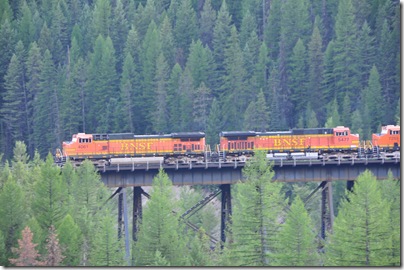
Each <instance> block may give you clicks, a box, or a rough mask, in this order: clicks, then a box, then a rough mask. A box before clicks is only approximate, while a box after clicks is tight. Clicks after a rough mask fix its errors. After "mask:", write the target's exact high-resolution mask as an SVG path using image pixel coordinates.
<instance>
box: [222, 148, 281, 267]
mask: <svg viewBox="0 0 404 270" xmlns="http://www.w3.org/2000/svg"><path fill="white" fill-rule="evenodd" d="M243 174H244V176H245V178H246V181H245V182H243V183H239V184H237V190H236V192H235V194H234V195H233V196H234V200H233V202H234V208H233V214H232V218H231V220H232V224H231V225H230V227H231V231H232V234H231V237H228V239H231V240H230V241H231V244H230V246H229V251H230V253H229V255H228V256H229V259H230V263H231V265H232V266H246V265H248V266H270V265H273V264H274V261H273V257H272V256H271V254H274V253H275V252H276V244H275V243H276V239H275V236H276V235H277V234H278V232H279V229H280V224H279V218H281V217H282V209H283V207H284V206H285V201H284V198H283V194H281V192H280V191H281V187H282V184H281V183H278V182H274V181H272V178H273V176H274V172H273V169H272V166H271V165H269V164H268V163H267V160H266V153H265V152H256V153H255V156H254V158H253V159H252V160H251V161H249V162H248V163H247V164H246V166H245V167H244V169H243Z"/></svg>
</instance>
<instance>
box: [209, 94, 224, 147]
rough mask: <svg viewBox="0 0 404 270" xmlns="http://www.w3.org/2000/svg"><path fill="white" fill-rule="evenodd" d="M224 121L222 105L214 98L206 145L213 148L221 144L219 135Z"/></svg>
mask: <svg viewBox="0 0 404 270" xmlns="http://www.w3.org/2000/svg"><path fill="white" fill-rule="evenodd" d="M222 119H223V118H222V114H221V110H220V104H219V102H218V101H217V99H216V98H213V100H212V106H211V108H210V112H209V117H208V126H207V128H206V143H207V144H208V145H212V146H213V145H216V144H218V143H219V137H218V134H219V132H220V131H221V130H222V128H223V120H222Z"/></svg>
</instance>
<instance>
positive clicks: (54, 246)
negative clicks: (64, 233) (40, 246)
mask: <svg viewBox="0 0 404 270" xmlns="http://www.w3.org/2000/svg"><path fill="white" fill-rule="evenodd" d="M46 251H47V252H46V255H45V260H44V264H45V265H46V266H60V263H61V262H62V260H63V259H64V258H65V256H63V255H62V250H61V247H60V246H59V239H58V235H57V234H56V230H55V226H53V225H51V226H50V227H49V233H48V238H47V239H46Z"/></svg>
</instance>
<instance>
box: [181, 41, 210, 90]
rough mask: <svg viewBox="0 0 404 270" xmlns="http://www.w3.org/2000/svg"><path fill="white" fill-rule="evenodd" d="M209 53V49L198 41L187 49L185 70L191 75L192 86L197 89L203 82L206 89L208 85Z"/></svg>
mask: <svg viewBox="0 0 404 270" xmlns="http://www.w3.org/2000/svg"><path fill="white" fill-rule="evenodd" d="M211 65H212V59H211V52H210V50H209V48H207V47H204V46H203V45H202V42H201V41H200V40H197V41H196V42H194V41H193V42H192V43H191V45H190V48H189V56H188V59H187V64H186V68H188V69H189V70H190V72H191V74H192V81H193V83H194V84H193V86H194V87H195V88H197V87H199V86H200V85H201V83H202V82H203V83H204V84H205V85H206V86H207V87H209V85H210V81H211V80H212V79H211V78H210V77H211V74H212V72H211V70H210V68H211Z"/></svg>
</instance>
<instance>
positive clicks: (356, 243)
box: [326, 171, 392, 266]
mask: <svg viewBox="0 0 404 270" xmlns="http://www.w3.org/2000/svg"><path fill="white" fill-rule="evenodd" d="M346 196H347V199H348V200H346V201H343V202H342V203H341V206H340V209H339V211H338V216H337V217H336V218H335V220H334V226H333V233H332V234H331V235H330V237H329V241H328V243H327V244H326V257H327V260H326V265H328V266H337V265H338V266H389V265H391V263H392V261H391V255H390V254H391V243H392V242H391V239H392V231H391V229H390V226H389V224H390V206H389V203H388V202H387V201H386V200H385V199H384V198H383V197H382V193H381V190H380V184H379V183H377V180H376V177H375V176H374V175H373V174H372V173H371V172H370V171H365V172H364V173H362V174H361V175H360V176H359V177H358V179H357V180H356V182H355V185H354V187H353V191H352V192H347V194H346Z"/></svg>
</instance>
